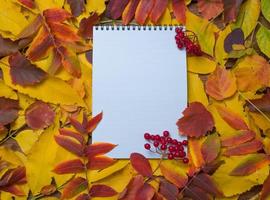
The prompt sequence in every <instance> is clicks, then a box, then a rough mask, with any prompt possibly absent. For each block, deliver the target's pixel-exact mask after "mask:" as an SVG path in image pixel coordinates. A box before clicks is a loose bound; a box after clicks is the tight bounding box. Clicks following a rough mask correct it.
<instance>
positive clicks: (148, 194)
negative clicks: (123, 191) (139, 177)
mask: <svg viewBox="0 0 270 200" xmlns="http://www.w3.org/2000/svg"><path fill="white" fill-rule="evenodd" d="M154 195H155V188H153V187H152V186H151V185H149V184H148V183H144V184H143V186H142V187H141V188H140V189H139V190H138V191H137V194H136V200H151V199H152V198H153V196H154Z"/></svg>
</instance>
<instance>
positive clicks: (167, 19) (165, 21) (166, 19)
mask: <svg viewBox="0 0 270 200" xmlns="http://www.w3.org/2000/svg"><path fill="white" fill-rule="evenodd" d="M158 24H159V25H169V24H172V17H171V13H170V10H169V9H168V8H166V10H165V12H164V13H163V14H162V16H161V17H160V19H159V20H158Z"/></svg>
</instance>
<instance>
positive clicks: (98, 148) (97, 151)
mask: <svg viewBox="0 0 270 200" xmlns="http://www.w3.org/2000/svg"><path fill="white" fill-rule="evenodd" d="M116 146H117V145H115V144H111V143H94V144H90V145H88V146H87V148H86V155H87V156H88V157H92V156H97V155H101V154H105V153H108V152H110V151H111V150H113V149H114V148H115V147H116Z"/></svg>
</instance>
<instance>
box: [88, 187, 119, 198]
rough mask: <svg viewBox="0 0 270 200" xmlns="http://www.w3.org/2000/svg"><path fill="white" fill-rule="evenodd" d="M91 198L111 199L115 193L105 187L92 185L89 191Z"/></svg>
mask: <svg viewBox="0 0 270 200" xmlns="http://www.w3.org/2000/svg"><path fill="white" fill-rule="evenodd" d="M89 193H90V195H91V197H112V196H114V195H116V194H117V192H116V191H115V190H114V189H113V188H111V187H110V186H107V185H93V186H92V187H91V189H90V191H89Z"/></svg>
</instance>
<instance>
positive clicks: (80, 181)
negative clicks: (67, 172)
mask: <svg viewBox="0 0 270 200" xmlns="http://www.w3.org/2000/svg"><path fill="white" fill-rule="evenodd" d="M87 186H88V183H87V180H86V179H85V178H82V177H76V178H74V179H72V180H71V181H70V182H68V183H67V185H65V186H64V189H63V192H62V195H61V199H70V198H72V197H74V196H76V195H77V194H79V193H80V192H82V191H84V190H85V189H86V188H87Z"/></svg>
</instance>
